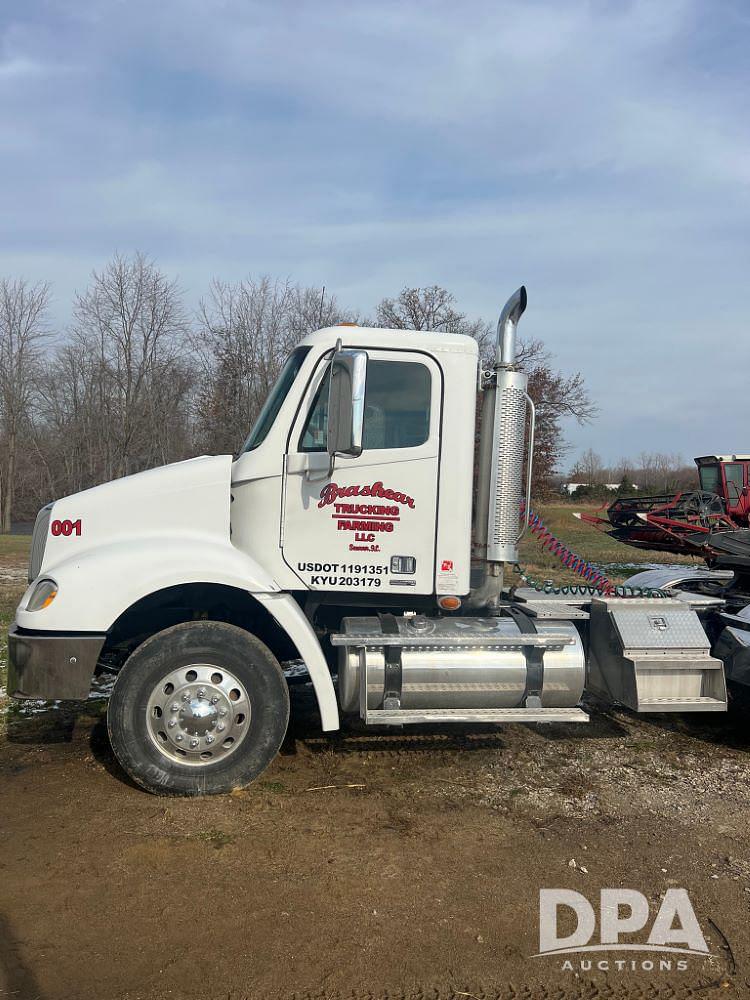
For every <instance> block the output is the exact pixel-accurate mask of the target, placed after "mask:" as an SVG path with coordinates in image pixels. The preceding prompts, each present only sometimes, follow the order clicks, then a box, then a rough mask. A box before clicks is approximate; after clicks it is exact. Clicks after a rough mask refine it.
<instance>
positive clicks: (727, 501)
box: [578, 455, 750, 555]
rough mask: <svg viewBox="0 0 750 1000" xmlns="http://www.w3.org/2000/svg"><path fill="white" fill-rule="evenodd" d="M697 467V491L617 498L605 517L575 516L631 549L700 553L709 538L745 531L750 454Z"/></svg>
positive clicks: (702, 461) (715, 458)
mask: <svg viewBox="0 0 750 1000" xmlns="http://www.w3.org/2000/svg"><path fill="white" fill-rule="evenodd" d="M695 464H696V465H697V466H698V478H699V482H700V489H697V490H683V491H681V492H680V493H675V494H673V495H671V496H670V495H666V494H665V495H660V496H632V497H619V498H618V499H617V500H615V501H613V503H611V504H610V505H609V507H607V510H606V518H605V517H602V516H600V515H599V513H598V512H597V513H596V514H588V513H585V514H579V515H578V516H579V517H580V518H581V520H583V521H586V522H587V523H588V524H592V525H593V526H594V527H596V528H598V529H599V530H601V531H605V532H606V533H607V534H608V535H611V536H612V537H613V538H616V539H617V540H618V541H620V542H624V543H625V544H626V545H632V546H634V547H635V548H639V549H651V550H655V551H659V552H677V553H686V554H690V555H698V554H703V552H702V551H701V550H702V549H703V548H704V546H705V544H706V542H708V540H709V537H708V536H714V535H715V534H716V533H721V532H728V531H736V530H737V529H739V528H747V527H748V522H749V520H750V480H749V476H750V455H704V456H703V457H701V458H696V459H695Z"/></svg>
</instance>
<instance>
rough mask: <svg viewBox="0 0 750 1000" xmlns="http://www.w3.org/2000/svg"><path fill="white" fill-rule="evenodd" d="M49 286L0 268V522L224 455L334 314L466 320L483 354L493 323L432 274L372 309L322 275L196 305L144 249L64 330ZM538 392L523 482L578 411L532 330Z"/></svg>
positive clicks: (80, 301)
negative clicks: (359, 307) (471, 311)
mask: <svg viewBox="0 0 750 1000" xmlns="http://www.w3.org/2000/svg"><path fill="white" fill-rule="evenodd" d="M50 299H51V287H50V285H49V284H48V283H46V282H40V283H36V284H32V283H30V282H28V281H26V280H24V279H23V278H14V277H6V278H0V531H3V532H8V531H9V530H10V526H11V522H12V521H14V520H19V521H21V520H28V519H30V518H33V516H34V514H35V512H36V511H37V509H38V508H39V507H41V506H43V505H44V504H45V503H47V502H48V501H49V500H51V499H55V498H56V497H61V496H65V495H67V494H70V493H74V492H77V491H79V490H82V489H86V488H87V487H89V486H93V485H96V484H97V483H101V482H106V481H107V480H110V479H114V478H117V477H119V476H125V475H129V474H131V473H134V472H138V471H141V470H142V469H147V468H151V467H153V466H158V465H163V464H166V463H168V462H173V461H178V460H180V459H183V458H188V457H190V456H192V455H195V454H201V453H214V454H222V453H223V454H226V453H236V452H237V451H238V449H239V448H240V447H241V445H242V442H243V440H244V438H245V437H246V435H247V432H248V430H249V428H250V427H251V425H252V423H253V421H254V420H255V418H256V416H257V415H258V412H259V411H260V408H261V406H262V404H263V401H264V400H265V398H266V396H267V394H268V392H269V390H270V388H271V386H272V385H273V383H274V381H275V380H276V378H277V376H278V374H279V371H280V369H281V366H282V365H283V362H284V360H285V358H286V356H287V355H288V353H289V352H290V350H291V349H292V348H293V347H294V346H295V345H296V344H297V343H298V342H299V341H300V340H301V339H302V338H303V337H304V336H306V335H307V334H308V333H309V332H311V331H312V330H315V329H318V328H320V327H324V326H331V325H334V324H337V323H341V322H359V323H360V324H362V325H369V326H381V327H390V328H395V329H403V330H404V331H409V330H427V329H430V330H437V331H444V332H450V333H463V334H468V335H469V336H472V337H474V338H476V339H477V341H478V342H479V345H480V349H481V351H482V356H483V357H489V356H490V355H491V350H490V347H491V344H492V343H493V341H494V324H493V323H490V322H488V321H486V320H481V319H470V318H469V317H467V316H466V314H464V313H462V312H461V311H460V310H459V309H458V308H457V306H456V301H455V298H454V296H453V295H451V293H450V292H448V291H447V290H446V289H444V288H440V287H439V286H431V287H427V288H404V289H403V290H402V291H401V292H399V293H398V295H396V296H395V297H393V298H384V299H383V300H382V301H381V302H380V303H379V304H378V305H377V307H376V309H375V314H374V316H372V317H371V318H367V317H364V316H363V315H360V314H359V313H357V312H356V311H353V310H351V309H346V308H344V307H343V306H342V305H341V304H340V303H339V302H338V300H337V298H336V296H335V295H332V294H331V293H330V292H329V291H327V290H326V289H325V288H322V287H315V286H312V287H303V286H301V285H299V284H295V283H293V282H291V281H289V280H274V279H272V278H270V277H267V276H265V277H259V278H254V277H249V278H246V279H244V280H241V281H238V282H236V283H228V282H224V281H221V280H218V279H216V280H214V281H213V282H212V283H211V285H210V287H209V290H208V293H207V295H206V296H205V297H204V298H203V299H202V300H201V302H200V304H199V307H198V309H197V310H195V311H192V312H191V311H190V310H188V309H187V307H186V305H185V301H184V295H183V292H182V290H181V289H180V287H179V285H178V283H177V281H176V280H174V279H170V278H169V277H167V276H166V275H165V274H164V273H163V272H162V271H161V270H160V269H159V267H158V266H157V265H156V263H155V262H154V261H153V260H151V259H150V258H149V257H147V256H146V255H145V254H143V253H135V254H133V255H131V256H120V255H116V256H114V257H113V258H112V259H111V260H110V261H109V262H108V263H107V264H105V266H104V267H103V268H102V269H101V270H97V271H94V272H93V273H92V275H91V278H90V281H89V284H88V286H87V287H86V288H85V290H84V291H83V292H80V293H77V294H76V295H75V298H74V301H73V304H72V309H71V319H70V323H69V324H68V326H67V327H66V328H65V329H64V330H56V329H54V328H53V326H52V323H51V320H50ZM520 364H521V365H522V367H523V368H524V369H525V370H526V371H528V373H529V376H530V394H531V396H532V398H534V400H535V403H536V405H537V452H536V454H537V461H536V472H535V480H536V481H535V488H536V491H537V492H539V491H540V490H543V489H545V487H546V486H547V484H548V482H549V477H550V476H551V474H552V473H553V472H554V471H555V468H556V467H557V466H558V464H559V462H560V460H561V458H562V456H563V455H564V452H565V442H564V438H563V433H562V426H561V422H562V419H563V418H564V417H566V416H573V417H575V418H576V419H578V420H579V421H581V422H584V421H587V420H589V419H590V418H591V417H592V415H593V412H594V410H593V407H592V404H591V401H590V399H589V396H588V393H587V390H586V387H585V384H584V381H583V378H582V377H581V375H580V374H575V375H572V376H567V375H563V374H562V373H561V372H559V371H557V370H556V369H555V368H554V365H553V362H552V358H551V356H550V355H549V353H548V352H547V350H546V349H545V346H544V344H543V343H542V342H541V341H539V340H527V341H525V342H523V343H522V345H521V353H520Z"/></svg>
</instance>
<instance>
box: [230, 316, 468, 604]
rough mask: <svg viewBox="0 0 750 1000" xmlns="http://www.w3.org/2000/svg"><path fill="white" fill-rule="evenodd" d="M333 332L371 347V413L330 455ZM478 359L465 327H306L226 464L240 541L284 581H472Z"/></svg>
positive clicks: (462, 588) (349, 344) (459, 585)
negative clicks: (343, 447) (351, 443)
mask: <svg viewBox="0 0 750 1000" xmlns="http://www.w3.org/2000/svg"><path fill="white" fill-rule="evenodd" d="M337 345H339V350H340V351H343V352H348V353H350V354H360V355H363V356H364V357H363V361H364V362H365V363H364V364H363V368H362V371H363V372H364V386H363V387H362V393H363V399H362V406H363V421H362V432H361V433H362V439H361V442H359V443H358V445H357V447H356V448H355V449H353V450H352V451H350V453H340V454H337V455H336V456H335V457H334V458H333V459H331V457H330V456H329V453H328V450H327V428H328V400H329V393H330V379H331V359H332V357H333V355H334V353H335V351H336V348H337ZM476 371H477V345H476V341H474V340H473V339H472V338H470V337H463V336H455V335H449V334H440V333H438V334H435V333H433V334H424V333H413V332H405V331H403V330H400V331H397V330H380V329H368V328H364V327H355V326H348V325H347V326H341V327H334V328H330V329H325V330H320V331H318V332H316V333H314V334H312V335H311V336H310V337H308V338H306V339H305V340H304V341H303V342H302V343H301V344H300V346H299V347H297V348H296V349H295V350H294V351H293V353H292V354H291V355H290V357H289V359H288V361H287V363H286V365H285V367H284V369H283V371H282V373H281V376H280V377H279V380H278V382H277V383H276V386H275V388H274V389H273V391H272V392H271V394H270V396H269V397H268V400H267V401H266V404H265V406H264V408H263V411H262V412H261V414H260V416H259V417H258V420H257V421H256V424H255V426H254V427H253V429H252V431H251V433H250V435H249V436H248V438H247V441H246V442H245V445H244V447H243V450H242V452H241V454H240V455H239V457H238V458H237V460H236V461H235V462H234V464H233V466H232V505H231V537H232V544H233V545H235V546H236V547H237V548H239V549H240V550H242V551H243V552H246V553H248V554H249V555H252V557H253V558H254V559H256V560H257V561H258V562H259V563H260V565H261V566H262V567H263V568H264V570H265V571H266V572H267V573H268V575H269V576H270V577H272V578H273V579H274V580H275V581H276V583H277V584H278V585H279V587H280V588H281V589H282V590H286V591H291V592H297V591H314V592H319V593H320V594H339V595H341V594H345V593H352V594H355V595H358V596H360V597H361V596H366V595H367V594H371V595H372V596H373V598H376V597H377V596H378V595H389V596H391V597H392V596H397V597H398V598H399V599H400V600H401V599H403V600H405V601H406V602H407V603H408V602H409V601H410V600H411V599H412V598H413V597H416V596H420V597H428V596H430V595H440V594H457V595H461V594H466V593H467V592H468V590H469V570H470V527H471V498H472V488H471V486H472V473H473V453H474V419H475V399H476V392H475V387H476ZM372 603H377V602H376V601H372Z"/></svg>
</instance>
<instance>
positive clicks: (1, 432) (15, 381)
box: [0, 278, 49, 533]
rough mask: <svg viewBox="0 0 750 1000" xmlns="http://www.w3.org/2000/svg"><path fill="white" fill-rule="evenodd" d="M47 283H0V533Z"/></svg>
mask: <svg viewBox="0 0 750 1000" xmlns="http://www.w3.org/2000/svg"><path fill="white" fill-rule="evenodd" d="M48 303H49V285H47V284H46V283H44V282H41V283H39V284H36V285H30V284H28V282H26V281H24V280H22V279H15V280H12V279H9V278H3V279H1V280H0V436H1V437H2V442H3V447H2V450H1V453H0V531H3V532H6V533H7V532H9V531H10V525H11V517H12V515H13V504H14V498H15V491H16V473H17V459H18V442H19V434H20V433H21V431H22V429H24V427H25V425H27V424H28V422H29V420H30V415H31V413H30V411H31V405H32V401H33V397H34V390H35V379H36V376H37V373H38V369H39V364H40V357H41V351H42V344H43V341H44V338H45V336H46V334H47V327H46V315H45V314H46V310H47V306H48Z"/></svg>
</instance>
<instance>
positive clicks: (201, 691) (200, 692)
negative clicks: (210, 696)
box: [198, 688, 206, 698]
mask: <svg viewBox="0 0 750 1000" xmlns="http://www.w3.org/2000/svg"><path fill="white" fill-rule="evenodd" d="M198 697H199V698H205V697H206V689H205V688H198Z"/></svg>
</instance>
